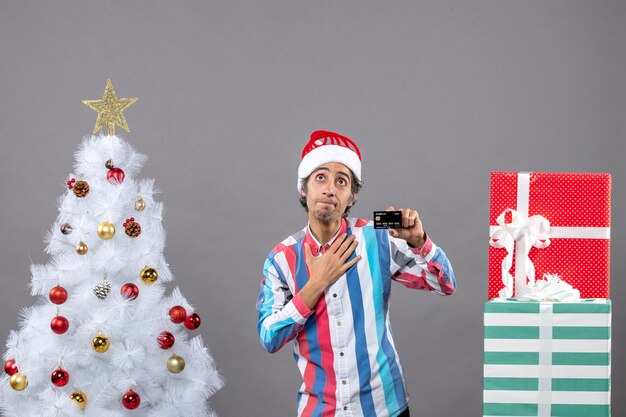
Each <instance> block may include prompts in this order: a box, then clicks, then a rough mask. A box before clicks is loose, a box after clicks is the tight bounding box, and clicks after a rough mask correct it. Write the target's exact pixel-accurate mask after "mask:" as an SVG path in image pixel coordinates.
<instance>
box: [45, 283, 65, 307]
mask: <svg viewBox="0 0 626 417" xmlns="http://www.w3.org/2000/svg"><path fill="white" fill-rule="evenodd" d="M48 296H49V297H50V301H52V302H53V303H54V304H63V303H64V302H66V301H67V291H66V290H65V288H63V287H62V286H60V285H57V286H56V287H53V288H52V289H51V290H50V292H49V293H48Z"/></svg>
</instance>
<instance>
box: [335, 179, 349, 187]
mask: <svg viewBox="0 0 626 417" xmlns="http://www.w3.org/2000/svg"><path fill="white" fill-rule="evenodd" d="M337 184H339V185H341V186H342V187H345V186H346V185H347V183H346V180H344V179H343V178H340V179H338V180H337Z"/></svg>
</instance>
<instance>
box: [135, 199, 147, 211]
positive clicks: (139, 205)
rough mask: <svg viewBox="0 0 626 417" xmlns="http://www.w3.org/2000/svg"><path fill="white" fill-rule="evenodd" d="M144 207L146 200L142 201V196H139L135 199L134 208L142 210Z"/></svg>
mask: <svg viewBox="0 0 626 417" xmlns="http://www.w3.org/2000/svg"><path fill="white" fill-rule="evenodd" d="M145 208H146V202H145V201H143V198H141V197H139V198H138V199H137V201H135V210H137V211H143V209H145Z"/></svg>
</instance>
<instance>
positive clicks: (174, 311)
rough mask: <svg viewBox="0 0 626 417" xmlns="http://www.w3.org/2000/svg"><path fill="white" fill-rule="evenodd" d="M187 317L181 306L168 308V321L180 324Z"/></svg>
mask: <svg viewBox="0 0 626 417" xmlns="http://www.w3.org/2000/svg"><path fill="white" fill-rule="evenodd" d="M185 317H187V310H185V307H183V306H174V307H172V308H170V320H172V321H173V322H174V323H176V324H180V323H182V322H183V321H185Z"/></svg>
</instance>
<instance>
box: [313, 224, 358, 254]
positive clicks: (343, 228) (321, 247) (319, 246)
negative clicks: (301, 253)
mask: <svg viewBox="0 0 626 417" xmlns="http://www.w3.org/2000/svg"><path fill="white" fill-rule="evenodd" d="M347 230H348V222H347V221H346V218H345V217H342V218H341V226H339V230H338V231H337V233H335V236H333V238H332V239H330V241H329V242H328V243H327V244H325V245H322V244H321V243H320V242H318V240H317V239H315V236H313V233H311V224H310V223H309V224H307V227H306V236H305V237H304V243H308V244H309V246H310V247H311V253H312V254H313V256H317V255H318V254H319V253H320V252H322V253H324V251H325V250H326V249H328V248H329V247H330V245H332V244H333V242H334V241H335V239H337V236H339V235H341V234H343V233H346V231H347Z"/></svg>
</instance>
